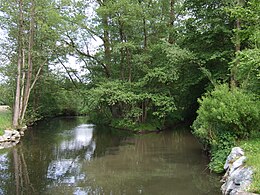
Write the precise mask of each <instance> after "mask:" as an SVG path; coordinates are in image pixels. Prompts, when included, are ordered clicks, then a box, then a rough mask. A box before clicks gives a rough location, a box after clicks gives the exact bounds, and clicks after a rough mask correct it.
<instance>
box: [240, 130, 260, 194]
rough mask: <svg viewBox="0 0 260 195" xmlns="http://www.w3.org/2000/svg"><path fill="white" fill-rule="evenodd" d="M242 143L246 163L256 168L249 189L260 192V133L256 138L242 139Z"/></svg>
mask: <svg viewBox="0 0 260 195" xmlns="http://www.w3.org/2000/svg"><path fill="white" fill-rule="evenodd" d="M240 145H241V148H243V149H244V151H245V155H246V157H247V162H246V164H247V165H248V166H251V167H253V169H254V177H253V183H252V185H251V186H250V190H249V191H250V192H254V193H260V182H259V181H260V134H259V135H258V136H256V137H255V138H252V139H249V140H245V141H241V142H240Z"/></svg>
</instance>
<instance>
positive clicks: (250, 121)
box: [192, 85, 260, 172]
mask: <svg viewBox="0 0 260 195" xmlns="http://www.w3.org/2000/svg"><path fill="white" fill-rule="evenodd" d="M199 103H200V108H199V110H198V111H197V114H198V116H197V118H196V120H195V121H194V123H193V125H192V128H193V133H194V134H195V136H197V137H198V138H199V140H200V141H201V142H202V143H203V145H204V146H205V148H206V149H208V150H210V151H211V157H212V161H211V163H210V168H211V169H213V170H215V171H217V172H220V167H221V166H222V164H223V160H224V159H225V158H226V155H227V154H228V153H229V151H230V148H231V147H232V146H233V143H234V140H235V138H246V137H248V136H249V135H250V134H252V133H254V132H257V131H259V121H260V120H259V119H260V118H259V109H260V103H259V99H257V97H255V96H254V95H253V94H249V93H245V92H244V91H243V90H241V89H238V88H236V89H232V90H230V89H229V87H228V86H227V85H219V86H217V87H216V88H215V89H214V90H213V91H212V92H211V93H208V94H206V95H205V96H204V97H202V98H201V99H199Z"/></svg>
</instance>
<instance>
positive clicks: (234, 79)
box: [230, 0, 244, 89]
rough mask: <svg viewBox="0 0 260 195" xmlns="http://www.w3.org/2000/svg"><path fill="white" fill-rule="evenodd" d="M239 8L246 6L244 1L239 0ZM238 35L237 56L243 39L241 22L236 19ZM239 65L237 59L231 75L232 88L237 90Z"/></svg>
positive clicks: (236, 43)
mask: <svg viewBox="0 0 260 195" xmlns="http://www.w3.org/2000/svg"><path fill="white" fill-rule="evenodd" d="M237 4H238V6H241V7H242V6H243V5H244V0H237ZM235 28H236V34H235V52H236V54H237V53H239V52H240V51H241V37H240V35H239V33H240V30H241V20H240V18H237V19H236V24H235ZM238 64H239V60H238V59H237V60H236V62H235V64H234V66H233V67H232V68H231V74H230V87H231V89H232V88H235V87H237V79H236V74H237V66H238Z"/></svg>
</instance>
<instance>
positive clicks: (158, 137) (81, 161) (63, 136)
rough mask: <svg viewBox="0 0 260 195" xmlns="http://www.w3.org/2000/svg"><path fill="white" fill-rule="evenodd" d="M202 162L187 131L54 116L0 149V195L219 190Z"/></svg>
mask: <svg viewBox="0 0 260 195" xmlns="http://www.w3.org/2000/svg"><path fill="white" fill-rule="evenodd" d="M207 163H208V159H207V157H206V156H205V155H204V154H203V153H202V152H201V148H200V145H199V144H198V143H197V141H196V140H195V139H194V137H193V136H192V135H191V134H190V133H189V129H184V128H182V129H178V130H174V131H168V132H162V133H159V134H148V135H141V136H136V135H129V134H128V133H126V132H119V131H116V130H112V129H109V128H104V127H103V128H99V127H95V126H93V125H90V124H86V123H85V119H84V118H57V119H53V120H50V121H43V122H41V123H40V124H38V125H37V126H35V127H34V128H33V129H30V130H28V131H27V132H26V135H25V137H23V139H22V142H21V143H20V144H19V145H18V146H16V147H15V148H12V149H8V150H4V151H0V171H1V174H0V194H1V195H2V194H8V195H9V194H10V195H11V194H24V195H27V194H33V195H37V194H53V195H56V194H57V195H59V194H68V195H69V194H77V195H85V194H109V195H117V194H119V195H121V194H130V195H135V194H149V195H153V194H154V195H175V194H176V195H208V194H210V195H217V194H220V191H219V188H220V183H219V177H218V176H216V175H213V174H210V173H209V171H208V170H207V169H206V167H207Z"/></svg>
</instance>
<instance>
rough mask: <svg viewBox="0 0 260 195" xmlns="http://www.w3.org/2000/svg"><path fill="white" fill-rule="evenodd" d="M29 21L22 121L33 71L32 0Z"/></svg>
mask: <svg viewBox="0 0 260 195" xmlns="http://www.w3.org/2000/svg"><path fill="white" fill-rule="evenodd" d="M30 17H31V21H30V33H29V45H28V72H27V78H26V85H25V93H24V97H23V100H24V101H23V108H22V115H21V120H23V119H24V116H25V112H26V110H27V106H28V101H29V97H30V88H31V81H32V71H33V62H32V56H33V54H32V53H33V44H34V30H35V29H34V28H35V4H34V0H32V4H31V15H30Z"/></svg>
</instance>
